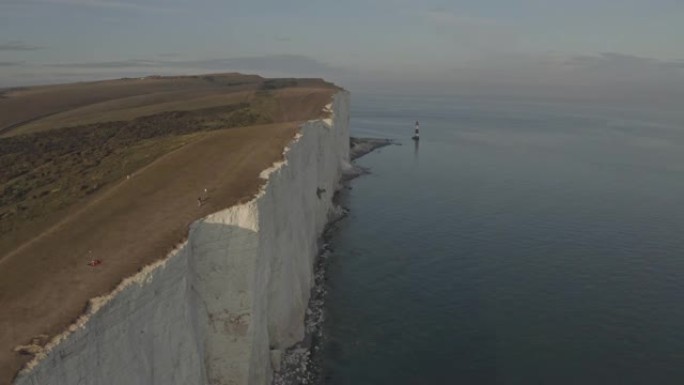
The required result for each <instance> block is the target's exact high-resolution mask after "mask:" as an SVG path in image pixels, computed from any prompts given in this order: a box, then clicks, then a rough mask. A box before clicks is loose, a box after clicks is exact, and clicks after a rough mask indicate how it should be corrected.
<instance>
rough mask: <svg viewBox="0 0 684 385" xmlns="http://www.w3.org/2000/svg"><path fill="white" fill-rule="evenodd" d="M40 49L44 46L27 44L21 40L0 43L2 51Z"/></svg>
mask: <svg viewBox="0 0 684 385" xmlns="http://www.w3.org/2000/svg"><path fill="white" fill-rule="evenodd" d="M39 49H43V47H38V46H35V45H30V44H26V43H24V42H23V41H21V40H11V41H8V42H5V43H0V51H35V50H39Z"/></svg>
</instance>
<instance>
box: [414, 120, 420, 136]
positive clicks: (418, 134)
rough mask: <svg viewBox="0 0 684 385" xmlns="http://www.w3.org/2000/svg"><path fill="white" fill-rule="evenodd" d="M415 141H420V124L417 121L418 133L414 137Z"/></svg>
mask: <svg viewBox="0 0 684 385" xmlns="http://www.w3.org/2000/svg"><path fill="white" fill-rule="evenodd" d="M412 139H413V140H419V139H420V123H419V122H418V121H417V120H416V133H415V134H414V135H413V138H412Z"/></svg>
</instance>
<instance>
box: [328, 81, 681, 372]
mask: <svg viewBox="0 0 684 385" xmlns="http://www.w3.org/2000/svg"><path fill="white" fill-rule="evenodd" d="M352 100H353V106H352V114H353V115H352V121H351V128H352V134H354V135H357V136H376V137H385V138H391V139H397V140H399V141H400V142H401V143H402V145H401V146H390V147H386V148H383V149H381V150H378V151H377V152H375V153H372V154H370V155H367V156H366V157H364V158H362V159H360V160H359V161H358V163H359V164H360V165H361V166H364V167H369V168H370V169H371V170H372V174H371V175H367V176H364V177H362V178H360V179H357V180H356V181H354V182H353V183H352V186H353V189H352V190H349V191H346V192H345V194H344V196H343V200H344V204H345V205H346V206H347V207H348V208H349V209H350V214H349V216H348V217H347V218H346V219H344V220H343V221H341V222H340V223H339V224H338V230H337V231H336V232H335V233H334V235H333V237H332V239H331V245H332V247H333V249H334V252H333V254H332V256H331V257H330V259H329V266H328V271H327V289H328V294H327V299H326V309H325V310H326V322H325V325H324V335H325V339H324V341H323V344H322V353H321V362H322V367H323V369H322V381H323V382H324V383H325V384H452V383H453V384H456V383H463V384H493V383H501V384H531V383H543V384H604V383H616V384H618V383H619V384H646V383H654V384H655V383H658V384H679V383H684V365H682V362H684V328H682V325H684V306H683V305H682V298H684V237H682V229H684V124H682V123H683V122H684V119H682V116H677V114H676V113H670V114H665V113H662V114H660V113H659V114H655V113H652V112H644V111H638V112H635V111H628V110H620V109H614V108H599V107H591V108H589V107H586V108H584V107H583V108H580V107H575V106H564V105H552V104H543V105H542V104H529V103H518V102H510V101H498V102H491V101H488V102H485V101H472V100H467V99H457V98H444V97H441V98H437V97H435V98H417V97H416V98H412V97H401V98H399V97H385V96H379V95H360V94H359V95H357V94H355V95H354V96H353V98H352ZM416 119H418V120H420V121H421V126H422V132H421V134H422V138H421V141H420V143H418V144H415V143H413V142H412V141H411V140H407V139H408V138H410V135H411V134H412V130H413V122H414V121H415V120H416Z"/></svg>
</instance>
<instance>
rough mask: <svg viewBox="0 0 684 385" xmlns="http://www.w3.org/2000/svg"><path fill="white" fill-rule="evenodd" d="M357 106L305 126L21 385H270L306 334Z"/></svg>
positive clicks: (96, 304) (341, 107) (41, 359)
mask: <svg viewBox="0 0 684 385" xmlns="http://www.w3.org/2000/svg"><path fill="white" fill-rule="evenodd" d="M348 98H349V97H348V94H347V93H346V92H339V93H338V94H336V95H335V97H334V100H333V103H332V105H331V107H330V109H331V113H332V114H331V116H330V118H329V119H323V120H314V121H309V122H307V123H305V124H303V125H302V127H301V131H300V133H299V134H298V135H297V137H296V138H295V140H294V141H293V142H292V143H291V144H290V146H289V148H288V149H286V152H285V161H283V162H281V163H279V164H276V165H274V166H273V167H272V168H271V169H269V170H265V171H264V172H263V173H262V176H263V177H264V178H266V179H268V182H267V184H266V185H265V187H264V188H263V189H262V191H261V192H260V193H259V194H258V195H257V197H255V198H254V199H253V200H251V201H249V202H247V203H244V204H241V205H238V206H233V207H231V208H229V209H226V210H223V211H220V212H217V213H214V214H212V215H209V216H207V217H205V218H203V219H201V220H198V221H196V222H195V223H194V224H193V225H192V226H191V228H190V231H189V235H188V239H187V241H186V242H185V243H183V244H182V245H180V246H179V247H178V248H177V249H176V250H175V251H174V252H173V253H171V254H170V255H169V256H168V257H167V258H166V259H164V260H163V261H160V262H158V263H156V264H154V265H151V266H148V267H146V268H145V269H144V270H143V271H141V272H140V273H139V274H137V275H136V276H134V277H131V278H129V279H127V280H126V281H124V282H123V283H122V284H121V285H120V286H119V287H118V288H117V289H116V290H115V291H114V292H112V293H111V294H110V295H108V296H106V297H102V298H97V299H94V300H93V301H92V303H91V306H90V309H89V310H88V311H87V312H86V314H85V315H84V316H83V317H81V319H79V320H78V322H77V323H75V324H74V325H73V326H72V327H71V328H70V330H69V331H67V332H65V333H64V334H63V335H62V336H60V337H59V339H58V340H55V341H53V342H52V343H51V344H50V345H49V346H48V348H47V349H46V352H47V353H43V354H41V355H39V356H38V357H37V359H36V360H34V362H32V363H31V365H30V366H29V368H27V369H26V370H24V371H23V372H22V373H21V374H20V375H19V377H18V378H17V380H16V383H17V384H20V385H25V384H50V385H60V384H64V385H74V384H93V385H97V384H103V385H104V384H141V385H143V384H145V385H148V384H160V385H170V384H212V385H214V384H216V385H218V384H221V385H223V384H267V383H269V382H270V380H271V377H272V364H271V360H272V359H275V360H277V358H278V357H277V356H278V354H277V352H279V351H281V350H282V349H284V348H286V347H288V346H291V345H292V344H294V343H295V342H297V341H299V340H301V339H302V338H303V336H304V313H305V310H306V306H307V302H308V299H309V292H310V288H311V285H312V281H313V278H312V269H313V262H314V258H315V256H316V253H317V239H318V237H319V235H320V234H321V232H322V230H323V228H324V226H325V224H326V222H327V221H328V218H329V215H330V213H331V211H332V210H333V209H334V207H333V204H332V195H333V193H334V191H335V189H336V188H337V185H338V182H339V179H340V176H341V173H342V170H343V168H344V167H347V165H348V162H349V133H348V122H349V115H348ZM215 166H216V167H221V166H220V165H215Z"/></svg>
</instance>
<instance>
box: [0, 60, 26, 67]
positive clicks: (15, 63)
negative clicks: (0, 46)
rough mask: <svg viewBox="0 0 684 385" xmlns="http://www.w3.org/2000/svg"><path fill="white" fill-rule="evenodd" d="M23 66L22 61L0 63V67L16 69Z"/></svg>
mask: <svg viewBox="0 0 684 385" xmlns="http://www.w3.org/2000/svg"><path fill="white" fill-rule="evenodd" d="M23 64H24V62H23V61H0V67H18V66H21V65H23Z"/></svg>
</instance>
